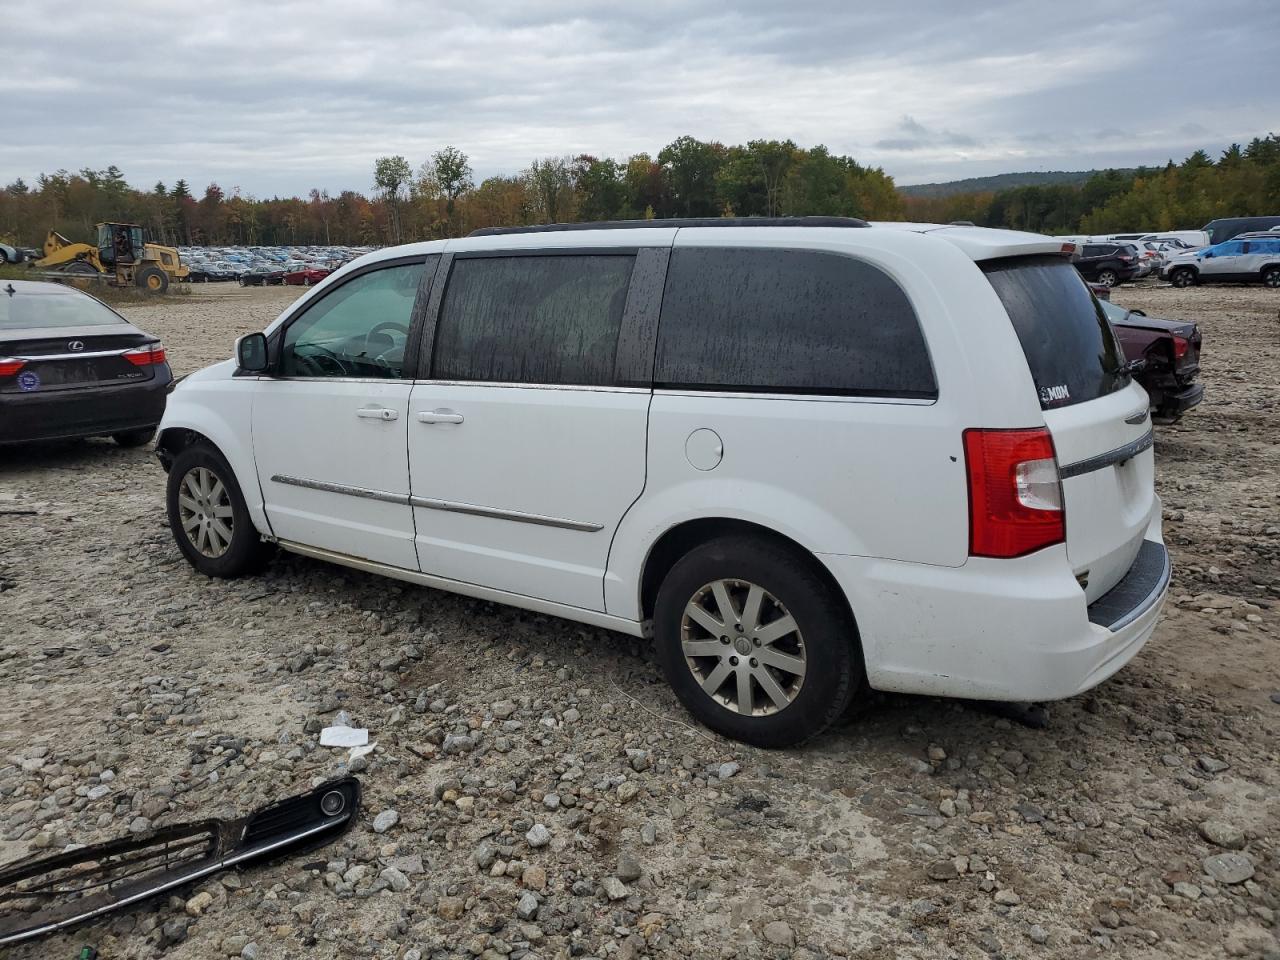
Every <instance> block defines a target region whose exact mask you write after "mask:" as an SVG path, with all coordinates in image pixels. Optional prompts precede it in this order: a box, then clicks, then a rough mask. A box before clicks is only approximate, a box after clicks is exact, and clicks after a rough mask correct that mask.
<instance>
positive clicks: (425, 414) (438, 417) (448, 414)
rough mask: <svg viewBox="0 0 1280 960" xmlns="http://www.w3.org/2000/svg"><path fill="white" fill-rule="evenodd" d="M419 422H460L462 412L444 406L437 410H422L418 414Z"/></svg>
mask: <svg viewBox="0 0 1280 960" xmlns="http://www.w3.org/2000/svg"><path fill="white" fill-rule="evenodd" d="M418 422H419V423H461V422H462V414H460V413H454V412H453V411H452V410H449V409H447V408H445V407H441V408H440V409H439V410H423V411H421V412H420V413H419V414H418Z"/></svg>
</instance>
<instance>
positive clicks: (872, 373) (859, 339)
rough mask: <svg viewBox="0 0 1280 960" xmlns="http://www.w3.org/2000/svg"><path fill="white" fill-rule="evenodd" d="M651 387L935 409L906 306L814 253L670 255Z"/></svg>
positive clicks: (856, 272) (720, 250)
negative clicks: (875, 399) (837, 397)
mask: <svg viewBox="0 0 1280 960" xmlns="http://www.w3.org/2000/svg"><path fill="white" fill-rule="evenodd" d="M654 386H658V387H668V388H675V389H694V390H727V391H749V392H761V393H812V394H844V395H854V396H884V397H903V398H927V399H933V398H936V397H937V395H938V387H937V382H936V381H935V379H934V374H933V367H932V365H931V364H930V362H929V352H928V349H927V347H926V345H925V340H924V334H923V333H922V331H921V330H920V324H919V322H918V321H917V319H916V315H915V311H914V310H913V309H912V306H911V301H910V300H909V299H908V298H907V295H906V293H905V292H904V291H903V290H902V288H901V287H899V286H898V284H897V283H896V282H895V281H894V280H893V279H891V278H890V277H889V275H888V274H886V273H884V271H882V270H880V269H878V268H877V267H874V266H872V265H871V264H868V263H865V262H863V261H861V260H856V259H854V258H852V257H849V256H844V255H841V254H835V253H827V252H822V251H817V250H786V249H768V248H731V247H707V248H699V247H685V248H678V249H676V250H674V251H672V254H671V262H670V266H669V268H668V271H667V286H666V294H665V296H664V298H663V301H662V311H661V315H660V317H659V323H658V353H657V362H656V365H655V372H654Z"/></svg>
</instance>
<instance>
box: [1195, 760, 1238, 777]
mask: <svg viewBox="0 0 1280 960" xmlns="http://www.w3.org/2000/svg"><path fill="white" fill-rule="evenodd" d="M1196 763H1197V764H1198V765H1199V766H1200V769H1201V770H1203V771H1204V772H1205V773H1221V772H1222V771H1223V770H1226V769H1227V768H1229V767H1230V766H1231V764H1229V763H1227V762H1226V761H1225V760H1219V759H1217V758H1216V757H1209V756H1202V757H1197V758H1196Z"/></svg>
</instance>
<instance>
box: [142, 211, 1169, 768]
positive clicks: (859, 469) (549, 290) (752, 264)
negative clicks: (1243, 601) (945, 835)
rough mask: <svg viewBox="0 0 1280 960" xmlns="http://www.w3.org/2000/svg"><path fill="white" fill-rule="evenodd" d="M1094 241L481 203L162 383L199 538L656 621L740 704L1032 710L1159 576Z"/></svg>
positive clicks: (1127, 376)
mask: <svg viewBox="0 0 1280 960" xmlns="http://www.w3.org/2000/svg"><path fill="white" fill-rule="evenodd" d="M1074 249H1075V247H1074V245H1073V244H1070V243H1068V244H1063V243H1062V242H1061V241H1058V240H1052V239H1050V238H1047V237H1042V236H1037V235H1033V234H1025V233H1013V232H1008V231H1000V230H988V229H981V228H976V227H967V226H941V225H929V224H876V225H868V224H866V223H864V222H862V221H859V220H851V219H843V218H799V219H796V218H780V219H721V220H670V221H662V220H652V221H641V222H621V223H611V224H588V225H559V226H551V227H533V228H528V227H522V228H506V229H499V228H494V229H487V230H481V231H477V232H476V233H475V234H472V235H471V236H469V237H466V238H464V239H457V240H442V241H434V242H430V243H418V244H410V245H407V246H401V247H394V248H389V249H385V250H380V251H377V252H375V253H371V254H368V255H367V256H364V257H361V258H360V259H358V260H356V261H354V262H352V263H350V264H348V265H347V266H346V267H344V268H343V269H341V270H339V271H338V272H337V273H335V274H333V275H332V276H330V277H328V278H327V279H326V280H324V281H323V282H322V283H320V284H319V285H317V286H316V287H315V288H314V289H312V290H311V291H310V292H309V293H307V294H306V295H305V296H303V297H302V298H300V299H299V300H298V301H297V302H296V303H294V304H293V305H291V306H290V307H289V308H288V309H287V310H286V311H285V312H284V314H282V315H281V316H280V317H279V318H278V319H277V320H276V321H275V322H274V323H272V324H271V325H270V326H269V327H268V328H267V330H266V332H265V334H261V333H255V334H250V335H248V336H246V337H243V338H241V339H240V340H239V341H238V342H237V344H236V356H235V358H234V359H231V360H228V361H226V362H223V363H219V364H215V365H214V366H212V367H209V368H207V369H205V370H202V371H200V372H198V373H195V374H193V375H192V376H190V377H187V378H186V379H185V380H184V381H182V383H181V384H180V385H179V387H178V388H177V389H176V390H175V391H174V393H173V394H172V396H171V397H170V400H169V404H168V408H167V410H166V412H165V417H164V421H163V423H162V424H161V433H160V436H159V438H158V440H157V453H158V454H159V457H160V459H161V461H162V463H163V464H164V466H165V468H166V469H167V470H168V472H169V480H168V511H169V520H170V525H171V527H172V529H173V534H174V537H175V539H176V541H177V544H178V546H179V548H180V549H181V550H182V552H183V553H184V554H185V555H186V557H187V558H188V560H190V562H191V563H192V564H193V565H194V566H195V567H196V568H197V569H198V570H200V571H202V572H204V573H206V574H209V575H212V576H223V577H229V576H236V575H239V574H242V573H245V572H248V571H250V570H253V569H254V568H255V567H256V566H258V565H259V564H261V563H262V562H263V561H264V560H265V559H266V557H267V555H268V553H269V551H270V550H271V549H272V548H274V547H280V548H283V549H285V550H289V551H292V552H294V553H298V554H302V555H305V556H308V557H315V558H318V559H321V560H326V561H330V562H333V563H339V564H344V565H346V566H349V567H354V568H357V569H360V570H366V571H372V572H375V573H380V574H385V575H387V576H390V577H395V578H398V579H401V580H407V581H410V582H413V583H418V584H424V585H427V586H430V587H436V588H439V589H443V590H450V591H454V592H456V593H461V594H466V595H468V596H473V597H482V598H486V599H490V600H496V601H500V602H503V603H508V604H513V605H516V606H520V607H525V608H527V609H530V610H537V611H541V612H544V613H548V614H554V615H557V616H561V617H566V618H569V619H572V620H577V621H581V622H584V623H588V624H593V625H596V626H599V627H605V628H608V629H611V630H618V631H621V632H624V633H629V634H634V635H636V636H652V638H653V640H654V642H655V644H656V647H657V653H658V656H659V659H660V661H661V663H662V665H663V669H664V671H665V673H666V675H667V678H668V679H669V681H670V683H671V684H672V686H673V687H674V689H675V692H676V693H677V694H678V696H679V698H680V699H681V701H682V702H683V703H684V704H685V705H686V706H687V707H688V709H689V710H690V711H691V712H692V713H693V714H694V715H696V716H697V717H698V718H699V719H700V720H701V721H702V722H704V723H705V724H706V725H707V726H709V727H712V728H713V729H715V730H717V731H720V732H721V733H723V734H725V735H727V736H731V737H735V738H738V739H741V740H744V741H747V742H750V743H754V744H759V745H762V746H787V745H792V744H796V743H799V742H801V741H803V740H805V739H807V738H809V737H811V736H813V735H814V734H816V733H818V732H820V731H821V730H822V729H823V728H824V727H826V726H827V725H828V724H829V723H831V722H832V721H833V720H834V719H836V718H837V717H838V716H839V715H840V714H841V712H842V711H844V710H845V709H846V707H848V705H849V704H850V701H851V700H852V699H853V698H855V697H858V696H862V695H865V694H864V693H863V691H865V690H866V688H868V687H870V688H873V689H877V690H889V691H902V692H908V693H921V694H940V695H944V696H953V697H966V698H978V699H991V700H1012V701H1042V700H1050V699H1056V698H1062V697H1068V696H1071V695H1073V694H1076V693H1079V692H1080V691H1083V690H1087V689H1089V688H1090V687H1092V686H1094V685H1095V684H1097V683H1099V682H1101V681H1102V680H1104V679H1106V678H1107V677H1109V676H1110V675H1111V674H1113V673H1114V672H1115V671H1116V670H1118V669H1120V667H1121V666H1123V665H1124V664H1125V663H1126V662H1127V661H1128V660H1129V659H1130V658H1131V657H1133V656H1134V654H1135V653H1137V651H1138V650H1139V649H1140V648H1141V646H1142V644H1143V643H1144V641H1145V640H1146V639H1147V637H1148V636H1150V635H1151V632H1152V630H1153V629H1154V627H1155V624H1156V620H1157V618H1158V616H1159V613H1160V610H1161V607H1162V606H1163V603H1164V600H1165V596H1166V593H1167V590H1168V584H1169V575H1170V570H1169V560H1168V554H1167V553H1166V550H1165V547H1164V545H1163V542H1162V540H1161V533H1160V518H1161V511H1160V501H1159V499H1158V498H1157V497H1156V494H1155V491H1154V485H1153V469H1154V462H1153V452H1152V449H1151V447H1152V434H1151V423H1150V421H1149V419H1148V416H1147V396H1146V394H1145V393H1144V392H1143V390H1142V388H1141V387H1139V386H1138V385H1137V384H1136V383H1135V382H1134V381H1133V379H1132V376H1131V371H1130V369H1129V368H1128V367H1127V366H1126V363H1125V360H1124V356H1123V354H1122V352H1121V350H1120V347H1119V344H1118V343H1117V341H1116V339H1115V337H1114V334H1113V332H1112V330H1111V327H1110V325H1109V324H1108V322H1107V320H1106V318H1105V316H1104V315H1103V313H1102V312H1101V310H1100V308H1099V306H1098V304H1097V302H1096V301H1095V300H1094V298H1093V296H1092V295H1091V294H1090V292H1089V290H1088V288H1087V287H1086V286H1085V285H1084V283H1083V282H1082V281H1081V280H1080V277H1079V276H1078V275H1077V273H1076V271H1075V269H1074V268H1073V267H1072V266H1071V261H1070V256H1071V254H1072V253H1073V252H1074Z"/></svg>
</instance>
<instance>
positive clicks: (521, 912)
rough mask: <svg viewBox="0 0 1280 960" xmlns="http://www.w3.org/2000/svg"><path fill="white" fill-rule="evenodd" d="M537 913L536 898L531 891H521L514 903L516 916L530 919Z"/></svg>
mask: <svg viewBox="0 0 1280 960" xmlns="http://www.w3.org/2000/svg"><path fill="white" fill-rule="evenodd" d="M537 915H538V898H537V897H535V896H534V895H533V894H532V893H528V892H527V891H526V892H525V893H522V894H521V895H520V899H519V901H517V903H516V916H517V917H519V918H520V919H521V920H526V921H527V920H532V919H534V918H535V917H537Z"/></svg>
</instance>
